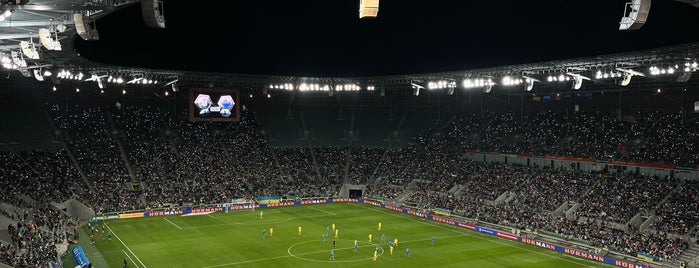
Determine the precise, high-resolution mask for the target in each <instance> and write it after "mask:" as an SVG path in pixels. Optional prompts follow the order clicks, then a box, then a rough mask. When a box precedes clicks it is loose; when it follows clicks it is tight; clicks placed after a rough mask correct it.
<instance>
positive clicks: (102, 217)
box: [93, 214, 119, 221]
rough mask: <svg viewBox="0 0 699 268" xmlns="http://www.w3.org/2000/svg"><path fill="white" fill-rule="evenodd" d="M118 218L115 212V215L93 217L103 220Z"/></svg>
mask: <svg viewBox="0 0 699 268" xmlns="http://www.w3.org/2000/svg"><path fill="white" fill-rule="evenodd" d="M118 218H119V215H116V214H115V215H107V216H95V217H94V218H93V219H97V220H101V221H103V220H115V219H118Z"/></svg>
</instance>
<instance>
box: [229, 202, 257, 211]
mask: <svg viewBox="0 0 699 268" xmlns="http://www.w3.org/2000/svg"><path fill="white" fill-rule="evenodd" d="M265 206H266V205H265ZM253 207H255V205H253V204H250V203H248V204H244V205H243V204H240V205H231V206H227V207H225V209H224V210H226V211H228V210H241V209H252V208H253Z"/></svg>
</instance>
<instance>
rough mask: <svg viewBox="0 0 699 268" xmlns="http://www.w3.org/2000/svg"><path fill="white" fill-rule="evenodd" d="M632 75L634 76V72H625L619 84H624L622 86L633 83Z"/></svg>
mask: <svg viewBox="0 0 699 268" xmlns="http://www.w3.org/2000/svg"><path fill="white" fill-rule="evenodd" d="M632 77H633V74H631V73H625V74H624V79H621V81H620V82H619V85H620V86H622V87H625V86H628V85H629V84H631V78H632Z"/></svg>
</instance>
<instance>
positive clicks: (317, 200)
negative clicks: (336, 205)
mask: <svg viewBox="0 0 699 268" xmlns="http://www.w3.org/2000/svg"><path fill="white" fill-rule="evenodd" d="M322 203H325V199H312V200H302V201H301V204H302V205H307V204H322Z"/></svg>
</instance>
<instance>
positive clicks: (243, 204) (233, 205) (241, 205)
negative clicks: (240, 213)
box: [221, 198, 258, 213]
mask: <svg viewBox="0 0 699 268" xmlns="http://www.w3.org/2000/svg"><path fill="white" fill-rule="evenodd" d="M221 205H223V206H224V207H227V208H228V209H227V210H226V213H228V211H231V210H252V211H255V207H256V206H257V205H258V204H257V200H255V198H247V199H246V198H238V199H233V200H231V202H230V203H224V204H221Z"/></svg>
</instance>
